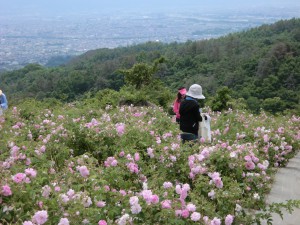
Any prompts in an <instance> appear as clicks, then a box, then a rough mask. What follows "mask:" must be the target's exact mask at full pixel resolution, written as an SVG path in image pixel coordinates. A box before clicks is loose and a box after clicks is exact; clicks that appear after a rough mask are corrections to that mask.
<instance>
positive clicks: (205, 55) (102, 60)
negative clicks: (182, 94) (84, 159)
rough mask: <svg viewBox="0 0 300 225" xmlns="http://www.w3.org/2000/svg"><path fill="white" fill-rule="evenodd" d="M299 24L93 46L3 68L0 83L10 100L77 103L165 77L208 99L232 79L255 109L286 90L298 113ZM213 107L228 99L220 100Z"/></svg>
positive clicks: (286, 104) (235, 90)
mask: <svg viewBox="0 0 300 225" xmlns="http://www.w3.org/2000/svg"><path fill="white" fill-rule="evenodd" d="M299 26H300V19H290V20H281V21H278V22H277V23H274V24H271V25H263V26H261V27H257V28H253V29H250V30H247V31H243V32H240V33H234V34H230V35H227V36H224V37H220V38H218V39H211V40H199V41H187V42H186V43H170V44H164V43H156V42H147V43H144V44H138V45H133V46H129V47H119V48H115V49H98V50H93V51H89V52H87V53H86V54H83V55H81V56H79V57H76V58H73V59H72V60H71V61H70V62H69V63H68V64H67V65H65V66H64V67H55V68H44V67H42V66H40V65H36V64H30V65H27V66H25V67H24V68H23V69H20V70H16V71H10V72H4V73H1V74H0V79H1V89H2V90H3V91H4V92H5V93H6V94H7V97H8V100H9V102H10V103H19V102H22V101H23V99H24V98H27V97H32V98H35V99H37V100H42V99H44V98H57V99H59V100H61V101H67V102H70V101H74V100H76V99H79V98H81V96H83V95H84V93H85V92H89V91H91V92H93V93H96V92H97V91H99V90H104V89H113V90H120V89H121V88H122V87H123V86H124V84H126V85H128V86H129V85H130V86H134V87H135V89H142V88H143V87H146V86H152V85H153V81H154V80H156V79H159V80H160V81H161V82H163V84H164V86H167V87H168V88H169V89H170V90H173V91H174V92H175V90H177V88H178V87H180V86H186V87H189V86H190V85H191V84H193V83H199V84H200V85H202V87H203V92H204V95H205V96H206V97H207V98H210V97H214V96H215V95H216V92H217V90H219V89H220V88H222V87H223V86H227V87H228V88H229V89H230V90H232V95H231V96H232V97H234V98H236V99H238V98H244V99H245V101H246V103H247V106H248V108H249V109H251V110H253V112H255V113H258V112H259V110H260V108H261V106H260V104H261V103H262V102H263V101H264V100H266V99H273V98H275V97H279V98H280V99H281V101H282V104H281V106H282V107H280V110H281V111H284V110H286V109H290V110H293V111H295V112H296V113H298V112H299V99H300V96H299V91H298V90H299V89H300V86H299V84H300V50H299V49H300V47H299V41H298V40H299ZM120 71H121V72H122V73H120ZM124 75H125V76H124ZM147 94H148V93H147ZM144 97H145V98H147V97H146V96H143V98H144ZM171 100H172V99H169V101H171ZM136 101H139V100H138V99H137V100H134V102H136ZM158 102H160V103H155V104H160V105H165V97H163V99H161V100H159V101H158ZM268 102H269V100H267V104H269V103H268ZM214 107H215V109H216V110H220V109H221V108H223V107H224V108H226V107H227V106H226V107H225V106H224V105H222V103H221V101H220V100H217V101H216V102H215V104H214ZM269 111H272V110H269Z"/></svg>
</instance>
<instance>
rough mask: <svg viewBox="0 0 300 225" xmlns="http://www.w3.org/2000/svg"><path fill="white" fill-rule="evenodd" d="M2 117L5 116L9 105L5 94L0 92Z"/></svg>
mask: <svg viewBox="0 0 300 225" xmlns="http://www.w3.org/2000/svg"><path fill="white" fill-rule="evenodd" d="M0 106H1V107H0V115H2V114H3V110H5V109H7V108H8V103H7V99H6V96H5V94H4V93H3V92H2V90H0Z"/></svg>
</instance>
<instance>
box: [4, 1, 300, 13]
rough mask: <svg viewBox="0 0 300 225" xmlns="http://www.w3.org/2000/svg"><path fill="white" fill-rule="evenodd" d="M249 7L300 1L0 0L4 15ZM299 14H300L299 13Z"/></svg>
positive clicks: (289, 3) (299, 6) (282, 5)
mask: <svg viewBox="0 0 300 225" xmlns="http://www.w3.org/2000/svg"><path fill="white" fill-rule="evenodd" d="M248 7H252V8H254V7H296V8H300V0H251V1H245V0H0V12H5V13H23V12H26V13H28V12H32V13H46V14H50V15H51V14H59V13H77V12H88V11H91V12H110V11H122V10H124V11H136V12H156V11H158V12H161V11H172V10H185V9H187V10H189V9H194V10H195V11H196V10H197V11H202V10H208V11H209V10H214V9H216V10H218V9H229V10H230V9H241V10H243V9H247V8H248ZM299 15H300V13H299Z"/></svg>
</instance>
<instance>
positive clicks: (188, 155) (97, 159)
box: [0, 100, 300, 225]
mask: <svg viewBox="0 0 300 225" xmlns="http://www.w3.org/2000/svg"><path fill="white" fill-rule="evenodd" d="M95 102H97V101H96V100H95ZM76 104H77V103H74V104H68V105H63V106H59V105H58V106H54V108H53V109H51V110H50V109H47V108H43V107H42V106H39V107H40V108H36V110H29V111H26V110H28V108H26V105H24V106H23V105H22V104H21V105H20V108H18V107H14V108H12V109H11V111H10V109H8V110H7V113H6V114H5V118H4V119H1V120H0V125H1V133H2V134H3V139H2V140H1V142H0V151H1V154H0V173H1V176H2V177H1V180H0V206H1V209H2V214H1V216H2V218H0V223H4V224H5V223H9V224H23V225H39V224H58V225H69V224H98V225H107V224H119V225H122V224H124V225H126V224H177V223H178V224H179V223H180V224H196V223H197V224H205V225H221V224H225V225H231V224H251V223H253V221H255V219H260V218H259V215H250V214H247V210H245V209H253V210H257V209H260V208H264V207H265V203H264V197H265V194H266V193H268V191H269V189H270V183H271V182H272V177H273V175H274V172H275V170H274V168H276V167H281V166H284V165H285V164H286V163H287V162H288V160H289V158H291V157H293V155H294V154H295V151H296V150H297V149H299V147H300V146H299V145H300V144H299V140H300V130H299V129H300V128H299V127H300V118H299V117H297V116H295V115H294V116H290V117H289V116H283V117H284V118H279V119H278V118H277V117H272V116H270V115H266V114H264V113H261V114H260V115H251V114H249V113H248V112H244V111H233V110H229V111H228V112H226V113H213V112H211V111H210V110H209V109H208V108H207V109H206V110H207V112H208V113H209V114H210V115H211V118H212V120H211V129H212V142H211V143H206V142H205V141H202V142H201V141H200V140H199V143H197V144H195V145H193V146H189V145H182V144H181V142H180V138H178V137H179V134H180V130H179V128H178V124H176V123H175V122H174V121H172V120H171V119H170V118H169V116H168V115H167V114H166V113H165V112H164V110H163V109H162V108H159V107H152V108H148V107H134V106H121V107H112V106H109V105H107V106H106V108H99V107H97V106H96V105H89V107H86V108H83V107H76ZM33 107H38V105H36V106H33ZM29 117H30V118H31V119H29V120H28V118H29ZM245 215H246V216H245Z"/></svg>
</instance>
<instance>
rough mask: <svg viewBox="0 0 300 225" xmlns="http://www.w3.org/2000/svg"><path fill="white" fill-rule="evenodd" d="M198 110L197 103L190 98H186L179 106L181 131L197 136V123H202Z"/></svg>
mask: <svg viewBox="0 0 300 225" xmlns="http://www.w3.org/2000/svg"><path fill="white" fill-rule="evenodd" d="M199 109H200V108H199V104H198V102H197V101H196V100H193V99H192V98H187V99H185V100H184V101H183V102H182V103H181V104H180V108H179V113H180V130H181V131H183V132H187V133H192V134H195V135H197V136H198V129H199V122H201V121H202V117H201V115H200V111H199Z"/></svg>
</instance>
